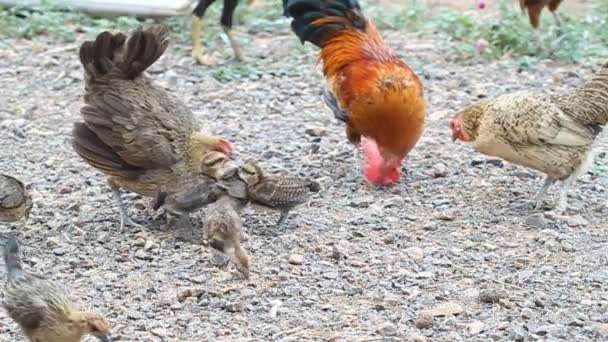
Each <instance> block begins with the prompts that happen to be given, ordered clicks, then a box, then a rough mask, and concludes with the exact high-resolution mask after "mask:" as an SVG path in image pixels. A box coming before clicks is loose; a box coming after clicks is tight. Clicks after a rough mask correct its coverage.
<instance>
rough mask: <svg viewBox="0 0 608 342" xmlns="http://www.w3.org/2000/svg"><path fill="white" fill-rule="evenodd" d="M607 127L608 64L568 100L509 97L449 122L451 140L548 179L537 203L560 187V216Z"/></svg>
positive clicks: (488, 102) (479, 105) (529, 95)
mask: <svg viewBox="0 0 608 342" xmlns="http://www.w3.org/2000/svg"><path fill="white" fill-rule="evenodd" d="M606 123H608V62H607V63H605V64H604V65H603V66H602V67H601V68H600V70H599V71H598V72H597V73H596V74H595V75H594V76H593V77H592V78H591V79H590V80H589V81H587V82H586V83H584V84H583V85H582V86H580V87H579V88H577V89H574V90H573V91H572V92H570V93H569V94H563V95H543V94H537V93H532V92H519V93H514V94H505V95H502V96H499V97H497V98H494V99H489V100H484V101H481V102H478V103H476V104H473V105H471V106H469V107H467V108H465V109H463V110H462V111H460V112H459V113H458V114H456V116H455V117H454V118H452V119H451V120H450V128H451V130H452V138H453V140H460V141H463V142H470V143H471V144H472V145H473V147H474V148H475V149H476V150H477V151H479V152H481V153H483V154H486V155H491V156H496V157H500V158H503V159H505V160H507V161H509V162H511V163H514V164H518V165H522V166H526V167H530V168H532V169H535V170H538V171H540V172H543V173H545V174H546V175H547V177H546V180H545V182H544V184H543V186H542V188H541V190H540V191H539V193H538V194H537V196H536V197H535V201H536V207H537V209H539V208H540V207H541V206H542V200H543V199H544V198H545V197H546V194H547V190H548V189H549V187H550V186H551V185H552V184H553V183H555V182H556V181H562V182H563V183H562V188H561V190H560V195H559V202H558V205H557V208H556V211H557V212H559V213H563V212H564V211H565V210H566V209H567V206H568V190H569V189H570V187H571V186H572V184H573V183H574V181H575V180H576V178H577V177H579V176H581V175H583V174H585V173H586V172H587V170H588V169H589V167H590V166H591V165H592V164H593V151H592V146H593V142H594V141H595V139H596V137H597V136H598V134H599V133H600V132H601V131H602V129H603V128H604V126H605V125H606Z"/></svg>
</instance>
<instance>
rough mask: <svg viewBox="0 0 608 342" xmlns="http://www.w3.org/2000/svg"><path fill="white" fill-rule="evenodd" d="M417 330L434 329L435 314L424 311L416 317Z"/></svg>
mask: <svg viewBox="0 0 608 342" xmlns="http://www.w3.org/2000/svg"><path fill="white" fill-rule="evenodd" d="M415 324H416V328H418V329H430V328H432V327H433V314H432V313H431V311H429V310H422V311H420V312H419V313H418V317H416V322H415Z"/></svg>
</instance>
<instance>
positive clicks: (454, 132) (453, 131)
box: [452, 130, 458, 142]
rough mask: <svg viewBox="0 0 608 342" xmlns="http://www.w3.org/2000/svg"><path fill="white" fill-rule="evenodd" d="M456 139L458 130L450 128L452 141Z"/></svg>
mask: <svg viewBox="0 0 608 342" xmlns="http://www.w3.org/2000/svg"><path fill="white" fill-rule="evenodd" d="M456 140H458V132H456V130H452V142H456Z"/></svg>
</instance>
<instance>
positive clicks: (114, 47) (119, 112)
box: [72, 26, 232, 230]
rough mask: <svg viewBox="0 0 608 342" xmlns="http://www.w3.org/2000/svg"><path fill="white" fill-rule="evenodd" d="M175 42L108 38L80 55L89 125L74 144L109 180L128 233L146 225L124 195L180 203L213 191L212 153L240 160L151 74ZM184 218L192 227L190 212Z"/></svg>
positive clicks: (159, 37) (138, 34)
mask: <svg viewBox="0 0 608 342" xmlns="http://www.w3.org/2000/svg"><path fill="white" fill-rule="evenodd" d="M167 35H168V30H167V28H166V27H164V26H153V27H151V28H148V29H146V30H142V29H141V28H140V29H138V30H136V31H135V32H134V33H133V34H132V35H131V37H129V38H128V39H127V37H126V36H125V35H123V34H121V33H117V34H112V33H110V32H103V33H101V34H99V35H98V36H97V38H96V40H95V41H88V42H85V43H84V44H82V46H81V48H80V61H81V63H82V65H83V67H84V70H85V95H84V102H85V105H84V106H83V107H82V108H81V116H82V119H83V121H84V122H83V123H81V122H78V123H75V124H74V129H73V132H72V144H73V147H74V150H75V151H76V153H78V155H79V156H80V157H82V158H83V159H84V160H85V161H86V162H87V163H88V164H90V165H91V166H93V167H95V168H96V169H98V170H99V171H101V172H103V173H104V174H106V175H107V176H108V183H109V185H110V187H111V188H112V192H113V195H114V198H115V201H116V203H117V204H118V206H119V208H120V217H121V223H120V226H121V230H122V229H123V228H124V225H125V224H131V225H135V226H137V225H138V224H136V223H134V222H133V221H132V220H131V219H130V218H129V216H128V215H127V210H126V208H125V206H124V204H123V202H122V199H121V196H120V189H126V190H128V191H132V192H135V193H138V194H140V195H142V196H145V197H157V196H158V194H159V193H160V192H166V194H167V197H168V199H167V202H169V203H172V202H174V200H175V199H179V194H182V193H184V192H185V191H186V192H187V191H190V189H201V191H203V192H204V191H205V190H207V189H208V188H209V186H210V185H211V184H212V183H210V181H212V180H211V179H210V178H209V177H207V176H205V175H204V174H203V171H204V170H205V168H206V167H207V165H205V161H206V160H207V159H206V156H207V154H208V153H210V152H220V153H223V154H225V155H226V156H230V155H231V153H232V144H231V143H230V142H229V141H227V140H226V139H224V138H221V137H218V136H213V135H210V134H208V133H205V132H203V131H200V128H199V125H198V124H197V122H196V120H195V119H194V116H193V114H192V112H191V111H190V109H188V108H187V107H186V105H185V104H184V103H183V102H182V101H181V100H180V99H179V98H177V97H175V96H173V95H172V94H170V93H169V92H167V91H166V90H164V89H162V88H160V87H157V86H155V85H154V83H153V82H152V80H151V79H150V78H148V77H147V76H146V75H145V74H144V71H145V70H146V69H147V68H148V67H150V66H151V65H152V64H153V63H154V62H155V61H156V60H158V58H160V57H161V55H162V54H163V53H164V51H165V50H166V48H167V45H168V44H169V41H168V40H167ZM207 157H208V156H207ZM206 195H207V194H206V193H202V194H200V197H201V198H203V197H204V196H206ZM199 199H200V198H199ZM177 209H178V210H179V208H177ZM182 217H183V218H184V220H182V221H188V223H189V220H186V219H187V218H188V212H183V213H182Z"/></svg>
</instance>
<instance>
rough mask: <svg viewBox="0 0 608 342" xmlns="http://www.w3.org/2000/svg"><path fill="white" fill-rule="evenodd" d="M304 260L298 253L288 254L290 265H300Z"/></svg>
mask: <svg viewBox="0 0 608 342" xmlns="http://www.w3.org/2000/svg"><path fill="white" fill-rule="evenodd" d="M303 262H304V256H302V255H300V254H292V255H290V256H289V263H290V264H292V265H302V263H303Z"/></svg>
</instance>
